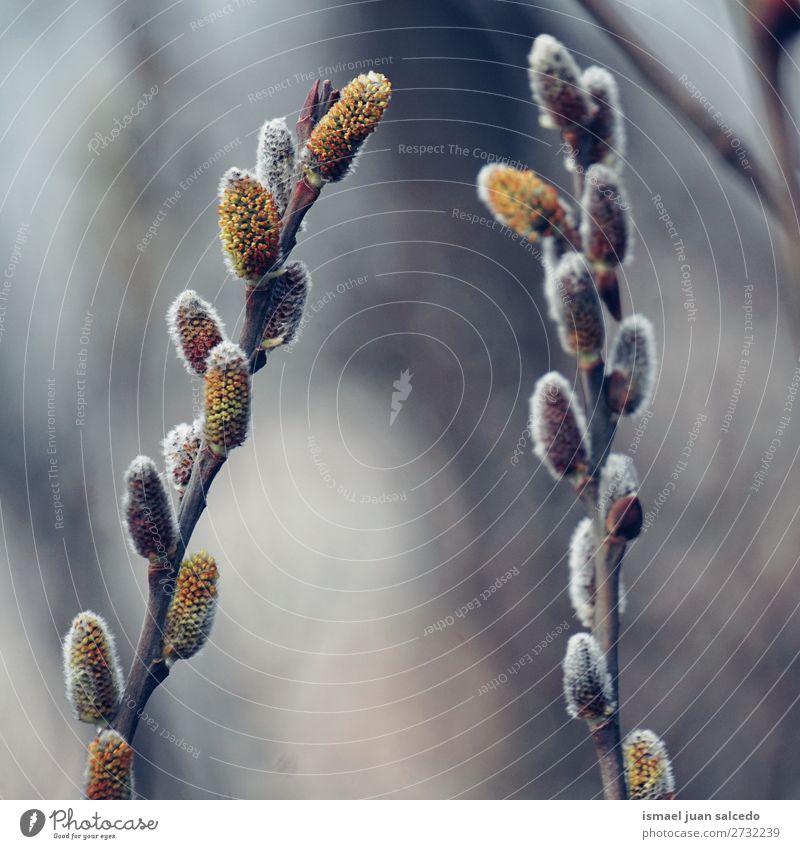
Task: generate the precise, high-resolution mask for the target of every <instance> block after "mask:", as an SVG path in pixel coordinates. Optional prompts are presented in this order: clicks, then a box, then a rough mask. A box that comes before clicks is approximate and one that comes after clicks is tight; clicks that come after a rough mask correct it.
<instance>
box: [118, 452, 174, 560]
mask: <svg viewBox="0 0 800 849" xmlns="http://www.w3.org/2000/svg"><path fill="white" fill-rule="evenodd" d="M122 507H123V512H124V514H125V524H126V528H127V531H128V540H129V542H130V546H131V548H132V549H133V550H134V551H135V552H136V553H137V554H140V555H141V556H142V557H147V558H148V559H150V560H165V559H167V558H169V557H170V556H171V554H172V552H173V551H174V549H175V544H176V543H177V541H178V524H177V521H176V519H175V510H174V509H173V507H172V501H170V498H169V494H168V493H167V490H166V487H165V486H164V480H163V479H162V477H161V475H160V474H159V473H158V469H157V468H156V465H155V463H154V462H153V461H152V460H151V459H150V458H149V457H145V456H143V455H140V456H138V457H136V458H134V460H133V461H132V462H131V464H130V466H128V469H127V471H126V472H125V493H124V495H123V499H122Z"/></svg>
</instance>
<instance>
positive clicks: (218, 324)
mask: <svg viewBox="0 0 800 849" xmlns="http://www.w3.org/2000/svg"><path fill="white" fill-rule="evenodd" d="M167 328H168V330H169V335H170V338H171V339H172V341H173V343H174V344H175V349H176V350H177V352H178V356H179V357H180V358H181V360H183V363H184V365H185V366H186V370H187V371H188V372H189V374H203V372H204V371H205V370H206V359H207V358H208V352H209V351H210V350H211V349H212V348H213V347H214V346H216V345H219V343H220V342H221V341H222V340H223V339H224V338H225V328H224V327H223V325H222V321H221V320H220V317H219V315H217V311H216V310H215V309H214V307H213V306H211V304H209V303H208V301H205V300H203V298H201V297H200V296H199V295H198V294H197V292H195V291H193V290H192V289H187V290H186V291H185V292H182V293H181V294H180V295H178V297H177V298H176V299H175V300H174V302H173V303H172V306H171V307H170V308H169V311H168V312H167Z"/></svg>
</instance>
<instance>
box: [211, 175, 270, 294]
mask: <svg viewBox="0 0 800 849" xmlns="http://www.w3.org/2000/svg"><path fill="white" fill-rule="evenodd" d="M218 211H219V237H220V239H221V241H222V248H223V250H224V252H225V256H226V258H227V261H228V264H229V267H230V270H231V271H232V272H233V273H234V274H235V275H236V276H237V277H240V278H242V279H244V280H249V281H251V282H257V281H260V280H261V278H262V277H263V276H264V275H265V274H266V273H267V272H268V271H269V270H270V269H271V268H272V265H273V264H274V262H275V260H276V259H277V257H278V246H279V240H280V228H281V221H280V216H279V215H278V210H277V208H276V206H275V201H274V200H273V198H272V195H271V194H270V193H269V191H268V190H267V189H266V188H265V187H264V186H262V185H261V183H259V182H258V180H256V179H255V177H253V176H252V175H251V174H248V173H246V172H245V171H239V170H238V169H236V168H232V169H231V170H230V171H228V173H227V174H226V175H225V176H224V177H223V179H222V183H221V185H220V201H219V207H218Z"/></svg>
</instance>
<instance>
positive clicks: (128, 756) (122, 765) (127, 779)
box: [86, 729, 133, 800]
mask: <svg viewBox="0 0 800 849" xmlns="http://www.w3.org/2000/svg"><path fill="white" fill-rule="evenodd" d="M86 772H87V776H86V798H87V799H98V800H100V799H130V798H131V797H132V796H133V749H132V748H131V747H130V746H129V745H128V743H126V742H125V740H124V739H123V738H122V736H121V735H120V734H118V733H117V732H116V731H113V730H111V729H109V730H106V731H101V732H100V734H98V735H97V737H95V739H94V740H92V742H91V743H89V762H88V765H87V770H86Z"/></svg>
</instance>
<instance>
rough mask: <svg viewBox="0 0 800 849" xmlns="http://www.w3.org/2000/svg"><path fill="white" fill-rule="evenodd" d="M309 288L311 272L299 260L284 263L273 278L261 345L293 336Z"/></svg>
mask: <svg viewBox="0 0 800 849" xmlns="http://www.w3.org/2000/svg"><path fill="white" fill-rule="evenodd" d="M310 288H311V276H310V275H309V273H308V269H307V268H306V267H305V265H304V264H303V263H302V262H289V263H287V264H286V269H285V271H284V273H283V274H281V275H280V276H279V277H276V278H275V279H274V280H273V281H272V283H271V284H270V289H269V304H268V306H267V320H266V323H265V324H264V332H263V334H262V337H261V339H262V341H261V346H262V347H263V348H276V347H277V346H278V345H286V344H288V343H289V342H291V341H292V339H294V334H295V332H296V331H297V328H298V326H299V325H300V322H301V320H302V318H303V309H304V307H305V305H306V298H307V296H308V290H309V289H310Z"/></svg>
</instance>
